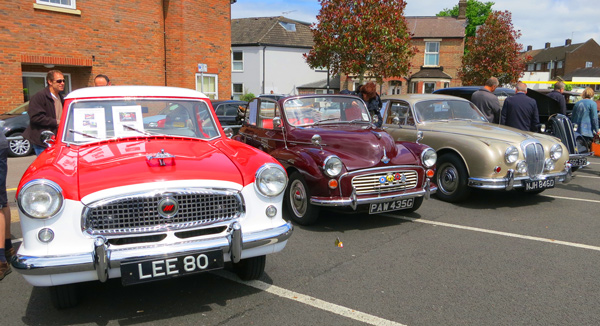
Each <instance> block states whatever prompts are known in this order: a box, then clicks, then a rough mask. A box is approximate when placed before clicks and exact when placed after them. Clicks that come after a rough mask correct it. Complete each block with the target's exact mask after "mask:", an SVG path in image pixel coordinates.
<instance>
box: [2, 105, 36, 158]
mask: <svg viewBox="0 0 600 326" xmlns="http://www.w3.org/2000/svg"><path fill="white" fill-rule="evenodd" d="M28 108H29V102H25V103H23V104H21V105H19V106H17V107H16V108H15V109H13V110H11V111H8V112H7V113H3V114H1V115H0V120H3V121H4V126H3V127H2V132H3V133H4V135H5V136H6V137H17V138H18V139H12V140H9V142H8V156H11V157H22V156H29V155H32V154H33V146H31V143H30V142H29V140H26V139H23V138H22V137H19V136H21V134H23V131H25V128H27V126H29V115H28V114H27V109H28Z"/></svg>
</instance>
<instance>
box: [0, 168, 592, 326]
mask: <svg viewBox="0 0 600 326" xmlns="http://www.w3.org/2000/svg"><path fill="white" fill-rule="evenodd" d="M32 159H33V158H25V159H12V158H11V159H9V173H11V175H10V176H9V179H8V188H10V189H13V188H15V187H16V186H17V182H18V178H19V177H20V175H19V173H21V174H22V171H23V169H24V166H26V164H27V162H30V161H31V160H32ZM28 160H29V161H28ZM590 161H591V164H590V165H589V166H588V167H586V168H584V169H582V170H579V171H577V172H575V173H574V176H575V178H574V179H573V181H571V183H569V184H566V185H562V184H558V185H557V186H556V188H554V189H549V190H546V191H545V192H543V193H542V194H539V195H528V194H524V193H521V192H516V191H513V192H491V191H477V192H474V193H473V195H472V196H471V197H470V198H469V199H468V200H467V201H465V202H463V203H460V204H450V203H446V202H442V201H439V200H436V199H435V197H434V198H432V199H431V200H430V201H426V202H425V203H424V204H423V206H422V207H421V208H420V209H419V210H417V211H416V212H415V213H411V214H408V215H405V214H402V212H401V211H400V212H395V213H387V214H383V215H346V214H338V213H335V212H328V211H325V212H323V214H322V217H321V219H320V220H319V221H318V222H317V224H316V225H314V226H310V227H302V226H295V229H294V234H293V235H292V237H291V238H290V240H289V242H288V245H287V247H286V248H285V249H284V250H283V251H282V252H281V253H278V254H275V255H270V256H268V258H267V265H266V269H265V274H264V275H263V277H262V278H261V279H260V280H259V281H253V282H243V281H240V280H239V279H238V278H237V277H236V276H235V275H234V274H232V273H230V272H228V271H226V270H224V271H218V272H210V273H205V274H199V275H195V276H190V277H184V278H178V279H173V280H168V281H164V282H157V283H148V284H143V285H135V286H130V287H122V286H121V283H120V280H110V281H109V282H107V283H106V284H101V283H99V282H95V283H89V284H84V285H83V286H82V288H81V289H82V293H83V300H82V302H81V304H80V305H79V306H77V307H75V308H73V309H69V310H62V311H58V310H55V309H54V308H53V307H52V305H51V304H50V298H49V294H48V291H46V289H43V288H33V287H32V286H31V285H29V284H28V283H27V282H26V281H25V280H24V279H23V277H22V276H21V275H19V274H18V273H17V272H16V271H13V273H12V274H10V275H9V276H7V277H6V278H5V279H4V280H3V281H2V282H0V293H2V295H3V297H4V299H3V300H2V302H3V307H2V309H0V320H1V321H2V324H4V325H21V324H24V325H138V324H140V325H141V324H143V325H369V324H370V325H410V326H416V325H598V324H600V314H599V313H598V311H600V282H599V281H598V279H600V269H599V268H598V266H600V237H599V236H598V234H599V233H600V158H599V157H592V158H591V159H590ZM10 196H13V197H14V190H11V192H9V198H10ZM13 208H14V203H13ZM16 217H17V216H15V215H13V219H14V220H16V219H17V218H16ZM13 235H14V237H16V238H20V237H21V234H20V228H19V227H18V226H17V225H16V224H13ZM336 239H339V240H340V241H342V243H343V247H338V246H336V245H335V242H336Z"/></svg>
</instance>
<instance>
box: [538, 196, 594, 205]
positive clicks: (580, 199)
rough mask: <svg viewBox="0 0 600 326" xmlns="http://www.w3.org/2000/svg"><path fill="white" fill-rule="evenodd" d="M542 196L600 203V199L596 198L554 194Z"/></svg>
mask: <svg viewBox="0 0 600 326" xmlns="http://www.w3.org/2000/svg"><path fill="white" fill-rule="evenodd" d="M542 196H544V197H550V198H556V199H566V200H575V201H585V202H588V203H598V204H600V200H594V199H583V198H573V197H562V196H552V195H542Z"/></svg>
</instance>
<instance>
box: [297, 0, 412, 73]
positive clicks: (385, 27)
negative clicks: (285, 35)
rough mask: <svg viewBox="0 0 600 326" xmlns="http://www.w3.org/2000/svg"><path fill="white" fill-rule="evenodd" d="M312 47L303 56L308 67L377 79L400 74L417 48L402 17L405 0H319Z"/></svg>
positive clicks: (406, 68) (407, 67)
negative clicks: (412, 42)
mask: <svg viewBox="0 0 600 326" xmlns="http://www.w3.org/2000/svg"><path fill="white" fill-rule="evenodd" d="M320 3H321V10H320V11H319V15H317V21H318V22H317V24H316V25H313V26H312V32H313V40H314V46H313V48H312V49H311V50H310V52H309V53H308V54H307V55H305V58H306V61H307V62H308V64H309V66H311V67H312V68H318V67H324V68H328V69H329V71H330V72H331V73H332V74H334V75H336V74H339V73H345V74H347V75H356V76H358V78H359V80H360V83H362V82H363V79H364V77H372V78H375V79H377V80H378V81H381V80H382V79H383V78H385V77H393V76H402V75H405V74H406V73H407V72H408V71H409V68H410V59H411V58H412V57H413V56H414V55H415V53H416V47H414V46H412V45H411V43H410V37H411V35H410V32H409V30H408V28H407V25H406V20H405V19H404V7H405V6H406V3H405V2H404V0H386V1H380V0H320Z"/></svg>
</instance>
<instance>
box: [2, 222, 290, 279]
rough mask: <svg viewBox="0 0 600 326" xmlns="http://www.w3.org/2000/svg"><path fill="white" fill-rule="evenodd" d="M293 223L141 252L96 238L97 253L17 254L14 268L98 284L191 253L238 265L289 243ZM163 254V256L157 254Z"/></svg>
mask: <svg viewBox="0 0 600 326" xmlns="http://www.w3.org/2000/svg"><path fill="white" fill-rule="evenodd" d="M292 231H293V227H292V224H291V223H290V222H287V223H286V224H283V225H281V226H279V227H276V228H272V229H268V230H264V231H259V232H254V233H246V234H243V236H242V229H241V225H240V224H239V223H238V222H233V223H231V225H230V226H229V228H228V229H227V231H226V232H227V235H226V236H221V237H218V238H212V239H205V240H190V241H185V242H179V243H175V244H168V245H156V246H144V247H142V248H128V249H112V248H111V247H112V246H111V245H109V244H108V243H107V241H106V239H105V238H103V237H96V238H95V241H94V250H93V251H92V252H89V253H83V254H79V255H75V256H73V255H69V256H47V257H33V256H24V255H19V254H17V255H16V257H15V258H13V261H12V266H13V267H14V268H15V269H17V271H18V272H19V273H21V274H25V275H54V274H63V273H75V272H86V271H94V270H95V271H96V273H97V274H98V280H99V281H101V282H104V281H106V280H107V279H108V270H109V269H118V268H120V266H121V263H122V262H125V261H129V260H134V259H152V258H154V257H156V258H161V257H164V255H165V254H178V255H179V254H186V253H188V252H197V251H204V250H206V251H208V250H222V251H223V253H225V254H227V253H228V254H229V255H230V258H231V261H233V262H239V261H240V258H241V254H242V251H243V250H245V249H252V248H257V247H263V246H268V245H273V244H276V243H279V242H283V241H285V240H287V239H288V238H289V237H290V236H291V235H292ZM158 252H160V254H157V253H158Z"/></svg>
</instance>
